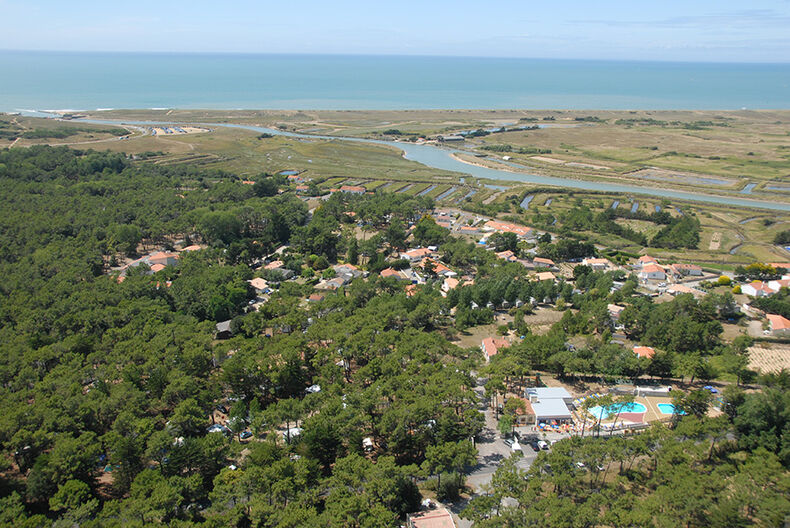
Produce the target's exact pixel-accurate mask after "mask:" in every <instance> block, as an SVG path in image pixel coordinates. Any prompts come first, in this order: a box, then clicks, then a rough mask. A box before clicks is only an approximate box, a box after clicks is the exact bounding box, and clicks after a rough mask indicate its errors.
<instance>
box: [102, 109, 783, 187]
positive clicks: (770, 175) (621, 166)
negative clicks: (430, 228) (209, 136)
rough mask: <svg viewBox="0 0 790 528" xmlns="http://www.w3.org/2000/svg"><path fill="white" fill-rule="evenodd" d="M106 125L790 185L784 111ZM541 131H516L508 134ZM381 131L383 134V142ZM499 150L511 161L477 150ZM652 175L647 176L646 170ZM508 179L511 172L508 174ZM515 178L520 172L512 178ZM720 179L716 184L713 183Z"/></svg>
mask: <svg viewBox="0 0 790 528" xmlns="http://www.w3.org/2000/svg"><path fill="white" fill-rule="evenodd" d="M91 115H92V116H93V117H100V118H104V119H140V120H154V121H156V120H160V121H183V122H196V123H205V122H215V123H240V124H255V125H261V126H267V127H272V128H280V129H282V130H289V131H295V132H301V133H306V134H322V135H332V136H347V137H365V138H379V139H381V138H384V139H397V140H401V141H413V140H415V139H416V138H417V136H419V135H423V136H427V137H428V139H429V140H430V139H431V138H433V137H435V136H436V135H438V134H454V133H457V132H459V131H463V130H472V129H494V128H497V127H507V128H509V129H510V130H511V131H506V132H495V133H490V134H488V135H484V136H482V137H477V138H470V139H468V140H467V141H465V142H464V143H463V144H453V147H454V148H460V149H462V150H466V151H468V152H470V153H484V154H486V155H488V156H489V158H490V159H479V158H474V157H471V156H470V157H464V156H463V155H462V156H461V157H462V158H464V161H465V162H468V163H469V162H471V163H476V164H482V165H487V166H492V167H495V168H499V169H501V168H505V167H506V166H505V165H503V164H502V163H501V161H500V163H497V162H496V161H493V160H495V159H499V158H501V157H502V156H503V155H508V156H510V157H511V158H512V161H514V162H517V163H519V164H521V165H523V169H522V170H523V171H524V172H531V173H534V174H543V175H550V176H560V177H564V178H575V179H585V180H603V181H611V182H620V183H623V182H626V183H630V184H637V185H642V186H646V187H647V186H649V187H671V188H674V189H684V190H688V191H704V192H708V193H716V194H724V195H726V194H730V195H743V194H744V193H742V190H743V189H744V187H745V186H746V185H747V184H754V189H752V192H751V194H752V195H754V196H755V197H756V198H763V199H766V198H767V199H771V200H777V201H789V200H790V193H782V192H779V191H776V190H771V189H767V188H766V186H767V185H770V183H771V182H782V181H785V180H787V181H788V182H790V111H771V110H765V111H592V110H578V111H549V110H534V111H526V110H452V111H451V110H414V111H312V110H311V111H274V110H269V111H246V110H239V111H224V110H223V111H220V110H212V111H206V110H166V111H157V110H134V111H133V110H123V111H120V110H115V111H108V112H94V113H92V114H91ZM533 126H540V127H543V128H539V129H535V130H513V129H514V128H515V127H533ZM385 132H386V134H385ZM502 146H506V147H509V148H511V149H512V150H511V151H510V152H497V151H491V150H482V149H483V148H484V147H485V148H491V147H494V148H497V147H502ZM646 168H650V171H649V173H645V172H643V169H646ZM510 170H511V171H512V170H514V169H513V168H512V167H510ZM515 170H516V171H518V170H519V169H515ZM714 180H719V181H714Z"/></svg>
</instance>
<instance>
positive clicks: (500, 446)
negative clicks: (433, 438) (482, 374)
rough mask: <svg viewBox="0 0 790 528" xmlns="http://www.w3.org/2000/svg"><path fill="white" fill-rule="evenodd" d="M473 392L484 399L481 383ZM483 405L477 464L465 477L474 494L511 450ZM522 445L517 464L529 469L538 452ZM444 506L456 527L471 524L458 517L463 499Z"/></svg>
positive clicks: (465, 527)
mask: <svg viewBox="0 0 790 528" xmlns="http://www.w3.org/2000/svg"><path fill="white" fill-rule="evenodd" d="M475 392H477V393H478V395H479V396H480V400H481V401H485V400H484V397H483V395H484V394H485V389H484V388H483V386H482V385H478V386H477V387H475ZM484 405H486V407H485V410H482V408H481V411H480V412H482V413H483V414H484V415H485V427H484V428H483V431H482V432H481V433H480V436H479V439H478V442H477V451H478V455H477V465H476V466H475V467H474V468H473V469H472V471H471V472H470V473H469V474H468V475H467V478H466V483H467V485H468V486H470V487H471V488H472V489H473V490H474V492H475V494H477V493H479V492H480V491H481V490H482V487H483V486H484V485H485V484H488V483H490V482H491V477H492V476H493V475H494V472H495V471H496V470H497V467H499V464H500V463H501V462H502V460H504V459H505V458H507V457H509V456H511V454H512V450H511V449H510V447H508V446H507V445H505V443H504V441H503V440H502V438H501V436H500V434H499V432H498V431H497V421H496V418H495V416H494V411H493V410H492V409H491V406H490V405H488V402H487V401H485V403H484ZM522 447H523V453H524V456H523V457H521V459H520V460H519V462H518V464H517V465H518V467H520V468H522V469H529V467H530V466H531V465H532V462H533V461H534V460H535V458H536V457H537V455H538V454H537V453H536V452H534V451H533V450H532V448H531V447H530V446H529V445H528V444H527V445H523V446H522ZM446 506H447V508H448V509H449V510H450V511H452V512H453V513H454V514H455V515H454V517H455V522H456V525H457V526H458V528H470V527H471V526H472V521H468V520H466V519H461V518H459V517H458V513H460V512H461V510H463V509H464V507H465V506H466V502H465V501H459V502H457V503H455V504H448V505H446Z"/></svg>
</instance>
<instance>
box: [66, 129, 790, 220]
mask: <svg viewBox="0 0 790 528" xmlns="http://www.w3.org/2000/svg"><path fill="white" fill-rule="evenodd" d="M80 121H83V122H86V123H95V124H112V125H117V124H119V121H107V120H99V119H81V120H80ZM122 123H125V124H129V125H165V126H168V125H169V126H172V125H174V124H175V123H160V122H146V121H122ZM201 125H203V126H211V127H220V126H224V127H230V128H241V129H245V130H252V131H255V132H265V133H268V134H273V135H278V136H287V137H298V138H307V139H335V140H343V141H350V142H355V143H371V144H374V145H387V146H390V147H395V148H397V149H400V150H401V151H403V156H404V157H405V158H406V159H408V160H411V161H416V162H418V163H422V164H423V165H426V166H428V167H434V168H436V169H443V170H447V171H453V172H459V173H462V174H465V175H470V176H474V177H476V178H486V179H490V180H509V181H515V182H521V183H534V184H537V185H547V186H553V187H565V188H568V189H581V190H585V191H601V192H607V193H613V194H642V195H647V196H655V197H659V198H674V199H677V200H687V201H692V202H705V203H712V204H721V205H731V206H734V207H747V208H757V209H771V210H774V211H790V203H781V202H771V201H767V200H754V199H749V198H737V197H731V196H720V195H714V194H704V193H695V192H688V191H673V190H671V189H660V188H655V187H642V186H637V185H628V184H620V183H609V182H600V181H586V180H576V179H572V178H558V177H555V176H541V175H538V174H529V173H528V172H526V170H527V169H526V167H525V170H524V171H521V170H517V169H516V168H515V167H514V169H513V170H512V171H511V170H507V169H492V168H488V167H480V166H477V165H470V164H468V163H464V162H462V161H459V160H457V159H455V158H454V157H453V154H458V153H461V152H463V151H461V150H458V149H453V148H444V147H438V146H435V145H415V144H413V143H401V142H398V141H383V140H379V139H363V138H349V137H335V136H321V135H311V134H297V133H295V132H284V131H282V130H277V129H273V128H265V127H257V126H250V125H232V124H218V123H201ZM511 165H515V164H511Z"/></svg>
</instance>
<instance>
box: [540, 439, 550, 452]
mask: <svg viewBox="0 0 790 528" xmlns="http://www.w3.org/2000/svg"><path fill="white" fill-rule="evenodd" d="M538 447H539V448H540V449H542V450H544V451H545V450H548V449H549V444H547V443H546V442H545V441H543V440H538Z"/></svg>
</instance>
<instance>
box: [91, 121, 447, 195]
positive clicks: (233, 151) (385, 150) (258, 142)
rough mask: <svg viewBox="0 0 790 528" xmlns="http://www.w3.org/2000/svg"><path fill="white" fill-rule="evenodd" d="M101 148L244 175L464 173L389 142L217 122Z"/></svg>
mask: <svg viewBox="0 0 790 528" xmlns="http://www.w3.org/2000/svg"><path fill="white" fill-rule="evenodd" d="M97 148H100V149H101V150H105V149H107V150H111V151H115V152H124V153H127V154H141V153H145V152H162V153H163V155H162V156H159V157H157V158H156V161H157V163H164V164H170V163H179V162H185V163H190V162H196V163H200V164H203V165H210V166H211V167H214V168H218V169H223V170H227V171H231V172H234V173H236V174H239V175H241V176H254V175H257V174H260V173H262V172H268V173H276V172H279V171H281V170H286V169H297V170H300V171H304V172H305V176H306V177H311V178H314V179H318V178H334V177H343V178H344V179H347V178H357V179H365V180H385V181H419V182H432V181H435V180H436V179H441V180H440V181H448V182H457V181H458V179H459V177H460V176H461V175H460V174H456V173H453V172H449V171H442V170H439V169H433V168H429V167H426V166H424V165H422V164H420V163H416V162H413V161H409V160H407V159H405V158H403V156H402V155H401V152H400V151H399V150H397V149H395V148H390V147H386V146H381V145H366V144H360V143H350V142H347V141H342V140H339V139H337V140H335V139H332V140H322V139H303V138H287V137H282V136H274V137H270V138H263V139H259V138H258V134H257V133H255V132H252V131H249V130H244V129H237V128H226V127H216V128H215V129H213V130H212V131H211V132H209V133H203V134H189V135H173V136H142V137H134V138H132V139H129V140H126V141H116V142H113V143H104V144H101V146H100V147H97Z"/></svg>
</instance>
